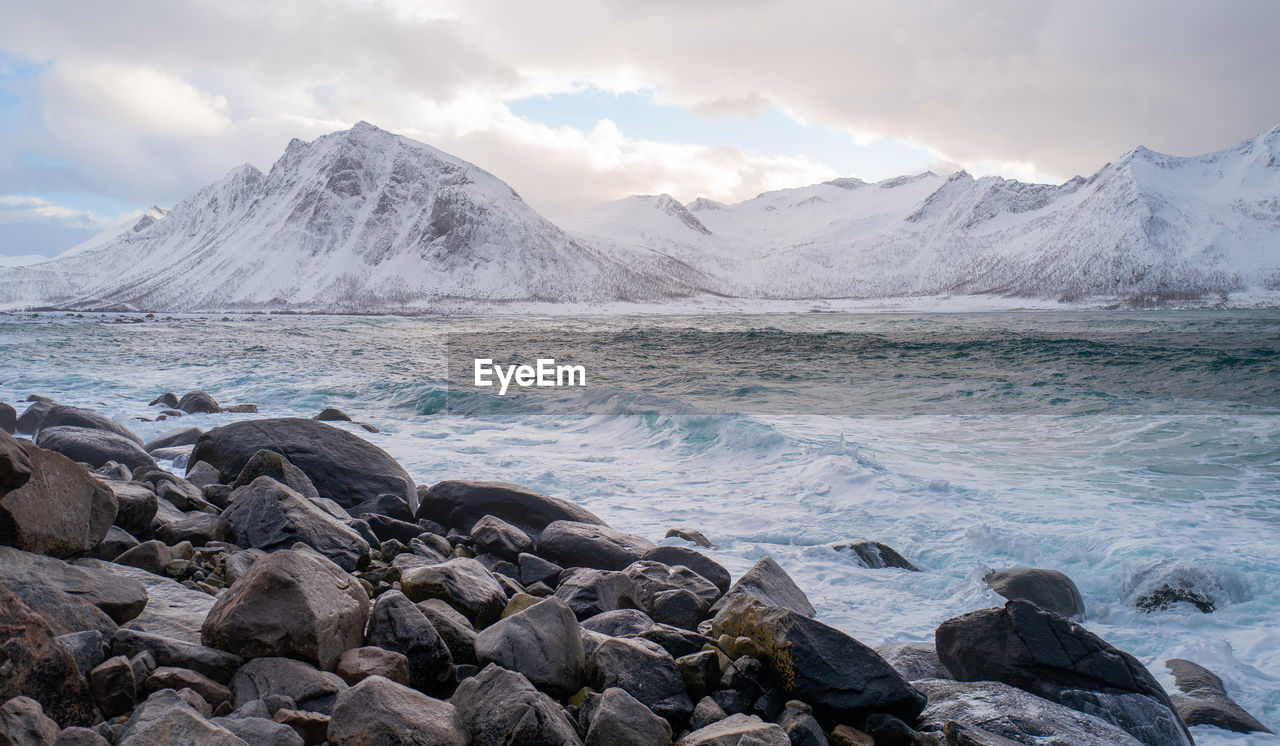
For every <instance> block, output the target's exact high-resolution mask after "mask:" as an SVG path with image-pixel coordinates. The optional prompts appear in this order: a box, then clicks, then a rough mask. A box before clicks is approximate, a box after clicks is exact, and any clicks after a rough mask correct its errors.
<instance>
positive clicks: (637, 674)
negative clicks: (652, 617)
mask: <svg viewBox="0 0 1280 746" xmlns="http://www.w3.org/2000/svg"><path fill="white" fill-rule="evenodd" d="M587 679H588V681H589V682H590V683H591V686H592V687H593V688H595V689H597V690H599V691H603V690H605V689H608V688H609V687H614V686H616V687H618V688H619V689H623V690H625V691H626V692H627V693H628V694H630V695H631V696H633V697H635V698H636V699H637V700H639V701H640V702H641V703H642V704H644V706H645V707H648V708H649V709H650V710H652V711H653V712H654V713H655V714H657V715H659V716H661V717H663V718H665V719H666V720H667V722H669V723H671V724H672V726H674V727H675V728H677V729H678V728H680V727H681V726H683V725H684V723H686V722H687V721H688V720H689V716H690V715H691V714H693V702H691V701H690V700H689V694H688V692H687V691H686V690H685V684H684V677H683V676H682V675H681V673H680V667H679V666H677V665H676V661H675V659H674V658H672V657H671V654H670V653H668V652H667V651H666V650H663V649H662V647H661V646H659V645H658V644H657V643H654V642H650V641H648V640H643V639H639V638H630V637H611V638H609V639H607V640H605V641H604V642H602V643H601V644H600V646H599V647H597V648H596V649H595V651H594V652H592V654H591V657H590V659H588V661H587Z"/></svg>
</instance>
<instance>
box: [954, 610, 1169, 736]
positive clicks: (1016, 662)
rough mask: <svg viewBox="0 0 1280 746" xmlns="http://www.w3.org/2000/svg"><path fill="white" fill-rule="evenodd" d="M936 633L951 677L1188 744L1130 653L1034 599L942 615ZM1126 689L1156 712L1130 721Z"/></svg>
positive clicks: (1133, 705) (1133, 706) (1137, 705)
mask: <svg viewBox="0 0 1280 746" xmlns="http://www.w3.org/2000/svg"><path fill="white" fill-rule="evenodd" d="M935 640H936V644H937V649H938V657H939V658H940V659H941V660H942V663H943V665H945V666H946V667H947V670H948V671H950V672H951V673H952V675H954V676H955V678H956V679H957V680H960V681H1000V682H1003V683H1006V684H1009V685H1011V686H1016V687H1018V688H1019V689H1023V690H1026V691H1028V692H1031V693H1032V694H1035V695H1037V696H1040V697H1044V698H1045V699H1049V700H1052V701H1055V702H1058V703H1059V704H1063V705H1066V706H1068V707H1071V708H1072V709H1076V710H1082V711H1084V712H1088V713H1090V714H1094V715H1099V714H1101V715H1102V717H1103V719H1105V720H1108V721H1110V722H1112V723H1113V724H1115V725H1118V726H1120V727H1121V728H1123V729H1124V730H1125V731H1127V732H1128V733H1129V734H1130V735H1133V736H1134V737H1135V738H1138V739H1139V740H1140V741H1143V742H1144V743H1149V744H1156V743H1161V744H1179V743H1190V736H1189V734H1188V733H1187V731H1186V726H1185V725H1183V723H1182V721H1181V719H1179V718H1178V716H1177V714H1176V712H1175V710H1174V707H1173V703H1172V702H1171V701H1170V699H1169V696H1168V695H1167V694H1165V692H1164V689H1162V688H1161V687H1160V685H1159V684H1158V683H1157V682H1156V680H1155V678H1154V677H1153V676H1152V675H1151V673H1150V672H1149V671H1147V669H1146V668H1145V667H1143V665H1142V664H1141V663H1139V662H1138V661H1137V659H1135V658H1134V657H1133V656H1131V655H1129V654H1128V653H1126V652H1124V651H1122V650H1117V649H1116V648H1114V647H1112V646H1110V645H1108V644H1107V643H1106V642H1105V641H1103V640H1102V638H1100V637H1098V636H1097V635H1094V634H1092V633H1091V632H1089V631H1087V630H1085V629H1084V628H1083V627H1081V626H1080V625H1078V624H1075V623H1073V622H1071V621H1070V620H1068V619H1066V618H1064V617H1062V616H1059V615H1057V614H1053V613H1052V612H1048V611H1045V610H1043V609H1041V608H1040V607H1038V606H1036V605H1035V604H1032V603H1028V602H1026V601H1009V602H1008V603H1007V604H1005V606H1004V608H1001V609H982V610H980V611H973V612H969V613H968V614H962V615H961V616H958V617H955V618H953V619H948V620H947V621H945V622H943V623H942V624H941V625H939V627H938V629H937V631H936V633H935ZM1095 695H1098V696H1095ZM1125 695H1137V696H1138V697H1139V698H1141V699H1142V700H1145V701H1146V702H1149V703H1150V704H1152V705H1154V706H1155V707H1154V710H1155V711H1154V712H1153V711H1151V708H1147V711H1144V712H1143V714H1141V716H1140V717H1142V718H1143V719H1144V720H1145V722H1134V717H1133V716H1131V713H1135V712H1137V711H1138V710H1140V709H1143V708H1142V705H1143V702H1138V701H1134V700H1132V699H1131V698H1130V697H1127V696H1125ZM1114 696H1119V697H1122V699H1121V700H1115V699H1114ZM1103 709H1110V710H1111V711H1110V712H1100V711H1101V710H1103Z"/></svg>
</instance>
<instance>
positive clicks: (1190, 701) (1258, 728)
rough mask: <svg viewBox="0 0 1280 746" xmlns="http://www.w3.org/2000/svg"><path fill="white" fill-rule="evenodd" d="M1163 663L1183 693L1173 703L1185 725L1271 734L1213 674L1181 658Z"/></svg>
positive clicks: (1175, 696) (1173, 698)
mask: <svg viewBox="0 0 1280 746" xmlns="http://www.w3.org/2000/svg"><path fill="white" fill-rule="evenodd" d="M1164 664H1165V666H1166V667H1167V668H1168V669H1169V671H1170V673H1172V674H1173V678H1174V681H1175V683H1176V684H1177V687H1178V689H1179V691H1181V692H1182V693H1181V694H1176V695H1174V696H1173V697H1172V700H1173V706H1174V708H1176V709H1177V711H1178V715H1179V716H1181V717H1182V721H1183V722H1184V723H1186V724H1187V725H1212V726H1214V727H1215V728H1222V729H1223V730H1231V731H1235V732H1237V733H1271V732H1272V731H1271V729H1269V728H1267V726H1265V725H1263V724H1262V723H1260V722H1258V720H1257V718H1255V717H1254V716H1252V715H1250V714H1249V713H1248V712H1247V711H1246V710H1245V709H1244V708H1243V707H1241V706H1240V705H1239V704H1237V703H1236V701H1235V700H1233V699H1232V698H1231V697H1230V696H1229V695H1228V694H1227V688H1226V686H1225V685H1224V684H1223V683H1222V679H1221V678H1219V677H1218V675H1217V674H1215V673H1214V672H1212V671H1210V670H1209V669H1207V668H1205V667H1204V666H1201V665H1199V664H1197V663H1192V662H1191V661H1189V660H1184V659H1182V658H1172V659H1170V660H1167V661H1165V663H1164Z"/></svg>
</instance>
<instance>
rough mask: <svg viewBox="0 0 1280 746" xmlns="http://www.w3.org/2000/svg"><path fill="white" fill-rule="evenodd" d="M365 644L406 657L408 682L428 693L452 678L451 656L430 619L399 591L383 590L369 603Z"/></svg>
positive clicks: (444, 684)
mask: <svg viewBox="0 0 1280 746" xmlns="http://www.w3.org/2000/svg"><path fill="white" fill-rule="evenodd" d="M364 641H365V644H366V645H375V646H377V647H379V648H385V649H386V650H392V651H395V652H397V653H400V654H402V655H404V656H405V657H406V658H407V659H408V666H409V685H410V686H412V687H413V688H414V689H417V690H419V691H423V692H427V693H429V694H433V693H440V692H443V691H444V690H445V689H446V688H447V687H448V685H449V684H450V683H451V682H452V681H453V656H452V655H451V654H450V653H449V648H448V647H447V646H446V645H445V643H444V640H442V639H441V637H440V633H438V632H437V631H436V628H435V626H434V625H432V624H431V621H430V620H429V619H427V617H426V615H424V614H423V613H422V610H421V609H419V608H418V607H417V606H414V604H413V602H412V601H410V600H409V599H408V598H407V597H406V596H405V595H404V594H403V593H401V592H399V591H387V592H386V593H383V594H382V595H381V596H378V600H377V601H375V602H374V604H373V612H372V613H371V614H370V615H369V625H368V631H367V632H366V633H365V639H364Z"/></svg>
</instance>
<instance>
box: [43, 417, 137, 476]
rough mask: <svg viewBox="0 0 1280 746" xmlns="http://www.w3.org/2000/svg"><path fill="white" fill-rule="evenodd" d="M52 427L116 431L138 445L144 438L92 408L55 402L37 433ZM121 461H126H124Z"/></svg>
mask: <svg viewBox="0 0 1280 746" xmlns="http://www.w3.org/2000/svg"><path fill="white" fill-rule="evenodd" d="M52 427H80V428H85V429H88V430H99V431H102V432H107V433H115V434H116V435H119V436H121V437H123V438H126V439H127V440H130V441H133V443H134V444H136V445H139V446H141V445H142V439H141V438H139V437H138V436H137V435H136V434H134V432H133V431H132V430H130V429H129V428H127V427H125V426H124V425H121V424H120V423H118V422H116V421H115V420H113V419H111V418H110V417H106V416H104V415H100V414H98V413H97V412H95V411H93V410H92V409H82V408H80V407H69V406H66V405H65V404H55V405H53V406H52V407H50V408H49V411H48V412H47V413H46V414H45V416H44V418H43V419H41V420H40V427H39V432H38V433H36V434H37V435H39V434H40V433H42V432H44V431H45V430H46V429H48V428H52ZM77 460H79V459H77ZM121 463H124V462H123V461H122V462H121Z"/></svg>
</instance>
